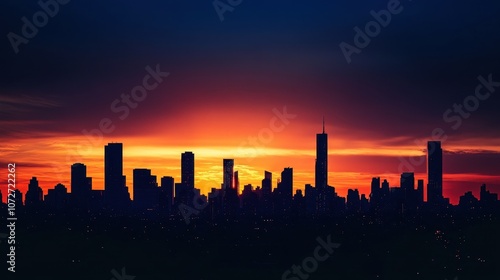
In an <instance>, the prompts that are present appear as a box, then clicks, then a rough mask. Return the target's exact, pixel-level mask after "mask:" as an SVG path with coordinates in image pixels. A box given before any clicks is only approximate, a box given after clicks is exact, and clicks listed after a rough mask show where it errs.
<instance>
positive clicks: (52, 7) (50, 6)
mask: <svg viewBox="0 0 500 280" xmlns="http://www.w3.org/2000/svg"><path fill="white" fill-rule="evenodd" d="M70 1H71V0H47V1H44V0H40V1H38V6H40V8H41V10H39V11H37V12H35V13H34V14H33V16H32V18H31V20H29V19H28V18H27V17H22V18H21V21H22V22H23V26H22V27H21V33H20V34H21V35H22V36H21V35H19V34H16V33H14V32H9V33H8V34H7V39H9V42H10V45H11V46H12V49H13V50H14V53H16V54H18V53H19V46H20V45H21V44H25V45H26V44H28V43H29V39H33V38H35V36H36V35H37V34H38V29H39V28H43V27H45V25H47V24H48V23H49V19H50V18H53V17H55V16H56V15H57V14H58V13H59V10H60V7H61V6H60V5H66V4H68V3H69V2H70Z"/></svg>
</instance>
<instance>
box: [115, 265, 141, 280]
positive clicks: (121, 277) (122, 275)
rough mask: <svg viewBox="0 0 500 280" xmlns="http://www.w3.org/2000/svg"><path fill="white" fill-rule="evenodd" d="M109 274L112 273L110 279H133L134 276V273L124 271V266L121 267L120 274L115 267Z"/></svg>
mask: <svg viewBox="0 0 500 280" xmlns="http://www.w3.org/2000/svg"><path fill="white" fill-rule="evenodd" d="M111 274H113V276H114V277H113V278H111V279H110V280H134V278H135V276H134V275H128V274H127V272H126V271H125V267H122V271H121V274H120V273H118V271H117V270H116V269H112V270H111Z"/></svg>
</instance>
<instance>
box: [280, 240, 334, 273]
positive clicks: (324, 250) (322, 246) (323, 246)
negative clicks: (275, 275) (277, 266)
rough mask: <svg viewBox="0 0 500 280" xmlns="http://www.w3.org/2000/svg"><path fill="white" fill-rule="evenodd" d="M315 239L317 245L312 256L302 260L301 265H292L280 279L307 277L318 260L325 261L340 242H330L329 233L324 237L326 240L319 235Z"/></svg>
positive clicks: (314, 268) (317, 263) (316, 265)
mask: <svg viewBox="0 0 500 280" xmlns="http://www.w3.org/2000/svg"><path fill="white" fill-rule="evenodd" d="M316 241H317V242H318V243H319V245H318V246H316V248H315V249H314V251H313V254H312V256H310V257H307V258H305V259H304V260H302V265H295V264H294V265H292V267H291V268H290V269H289V270H287V271H285V272H284V273H283V274H282V275H281V280H301V279H302V280H305V279H308V278H309V276H310V274H312V273H314V272H315V271H316V270H317V269H318V266H319V262H324V261H326V260H327V259H328V258H329V257H330V256H331V255H332V254H333V249H337V248H339V247H340V243H333V242H332V240H331V235H328V236H327V237H326V242H325V241H324V240H323V239H322V238H321V237H318V238H316ZM297 276H298V277H297Z"/></svg>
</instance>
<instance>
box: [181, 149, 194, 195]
mask: <svg viewBox="0 0 500 280" xmlns="http://www.w3.org/2000/svg"><path fill="white" fill-rule="evenodd" d="M181 183H182V184H183V187H184V188H185V189H186V190H189V191H192V190H194V154H193V153H192V152H184V153H182V154H181Z"/></svg>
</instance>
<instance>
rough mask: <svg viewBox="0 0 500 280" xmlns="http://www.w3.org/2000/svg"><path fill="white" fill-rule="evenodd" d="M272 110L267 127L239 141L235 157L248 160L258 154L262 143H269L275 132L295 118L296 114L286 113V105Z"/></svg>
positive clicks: (282, 128)
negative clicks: (280, 108)
mask: <svg viewBox="0 0 500 280" xmlns="http://www.w3.org/2000/svg"><path fill="white" fill-rule="evenodd" d="M272 112H273V116H272V117H271V119H269V123H268V126H267V127H264V128H262V129H261V130H259V132H258V133H257V135H256V136H248V138H247V140H244V141H243V142H241V144H240V145H239V146H238V150H237V152H236V157H237V158H242V159H245V160H248V162H250V161H251V160H252V159H253V158H255V157H256V156H257V155H258V154H259V149H261V148H262V146H263V145H266V144H269V143H271V142H272V141H273V140H274V135H275V133H279V132H282V131H283V130H284V129H285V127H286V126H287V125H289V124H290V120H293V119H295V118H297V114H290V113H288V111H287V107H286V106H283V109H282V110H281V111H280V110H278V109H277V108H273V110H272Z"/></svg>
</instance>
